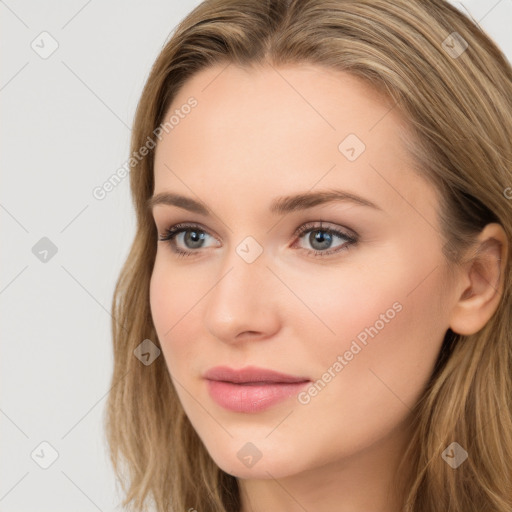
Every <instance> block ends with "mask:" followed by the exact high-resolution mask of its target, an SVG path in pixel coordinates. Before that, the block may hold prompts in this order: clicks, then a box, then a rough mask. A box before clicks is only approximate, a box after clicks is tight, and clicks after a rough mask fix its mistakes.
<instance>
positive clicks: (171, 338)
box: [149, 253, 200, 375]
mask: <svg viewBox="0 0 512 512" xmlns="http://www.w3.org/2000/svg"><path fill="white" fill-rule="evenodd" d="M193 281H194V277H193V274H192V273H184V272H179V270H176V269H173V268H170V267H169V265H168V264H167V263H166V261H165V255H163V254H160V253H158V254H157V258H156V260H155V265H154V268H153V274H152V276H151V281H150V289H149V300H150V307H151V316H152V319H153V323H154V326H155V329H156V333H157V335H158V339H159V341H160V344H161V346H162V352H163V355H164V358H165V360H166V363H167V366H168V368H169V370H170V372H171V374H172V375H174V374H175V371H178V368H177V367H176V364H177V363H180V362H182V361H184V362H186V361H187V360H188V358H189V357H191V354H189V352H190V349H191V348H192V347H193V344H192V343H190V342H187V340H190V339H193V338H196V339H197V336H195V335H194V333H193V329H194V328H198V329H199V328H200V326H199V325H198V324H197V318H194V312H193V310H192V309H193V306H194V304H197V302H198V301H199V299H200V296H198V290H197V288H198V286H199V284H198V283H194V282H193ZM192 318H194V321H193V322H190V319H192Z"/></svg>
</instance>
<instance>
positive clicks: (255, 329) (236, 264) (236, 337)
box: [204, 250, 282, 343]
mask: <svg viewBox="0 0 512 512" xmlns="http://www.w3.org/2000/svg"><path fill="white" fill-rule="evenodd" d="M264 254H265V253H263V254H262V255H260V257H259V258H258V259H257V260H256V261H253V262H252V263H248V262H246V261H244V260H243V259H242V258H241V257H240V256H239V255H238V254H237V253H236V252H235V251H234V250H233V253H232V254H231V255H230V257H229V258H227V260H226V262H225V265H224V266H223V267H222V272H221V273H219V276H218V278H217V279H216V281H215V283H214V285H213V288H212V289H211V291H210V293H209V294H208V296H207V306H206V311H205V316H204V322H205V325H206V328H207V330H208V331H209V332H210V333H211V335H212V336H214V337H215V338H217V339H219V340H222V341H224V342H226V343H237V342H240V341H242V340H247V339H264V338H268V337H270V336H272V335H273V334H275V332H277V331H278V329H279V326H280V318H279V306H278V304H277V300H278V297H279V295H281V296H282V293H281V294H279V293H278V290H277V287H279V286H280V285H281V286H282V284H281V283H280V282H279V280H278V279H277V278H276V277H275V276H274V274H273V273H272V272H271V271H270V269H269V268H268V267H267V260H266V258H265V257H264Z"/></svg>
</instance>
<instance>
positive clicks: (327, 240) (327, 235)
mask: <svg viewBox="0 0 512 512" xmlns="http://www.w3.org/2000/svg"><path fill="white" fill-rule="evenodd" d="M295 235H296V236H297V237H299V239H301V238H303V237H306V241H307V243H309V244H310V245H311V247H312V248H313V250H310V249H305V248H303V247H300V249H303V250H305V251H306V252H308V253H312V255H313V256H314V257H318V256H320V257H325V256H329V255H331V254H334V253H338V252H340V251H344V250H347V249H348V248H349V246H351V245H354V244H356V243H357V241H358V237H357V235H356V234H355V233H354V232H351V233H345V232H344V231H340V230H338V229H335V228H326V227H323V226H322V222H320V224H316V223H308V224H304V225H303V226H301V227H300V228H299V229H298V230H297V231H296V232H295ZM336 238H338V239H340V240H341V241H342V242H343V243H342V244H340V245H338V246H337V247H335V248H332V244H333V241H334V240H335V239H336ZM326 249H328V250H326Z"/></svg>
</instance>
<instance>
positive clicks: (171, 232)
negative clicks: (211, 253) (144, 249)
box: [159, 224, 211, 256]
mask: <svg viewBox="0 0 512 512" xmlns="http://www.w3.org/2000/svg"><path fill="white" fill-rule="evenodd" d="M182 235H183V236H182ZM208 236H211V235H209V234H208V233H207V232H206V231H205V230H204V229H202V228H201V227H200V226H199V225H197V224H176V225H174V226H172V227H170V228H168V229H166V230H165V235H163V236H162V235H161V236H160V238H159V240H160V241H161V242H168V243H169V245H170V246H171V249H172V251H173V252H175V253H176V254H177V255H178V256H191V255H192V252H197V251H195V250H193V251H190V250H183V249H180V248H179V247H178V246H177V243H176V242H177V241H178V242H181V243H182V245H183V244H185V248H187V246H188V248H189V249H201V248H203V247H204V245H203V243H204V241H205V239H206V237H208Z"/></svg>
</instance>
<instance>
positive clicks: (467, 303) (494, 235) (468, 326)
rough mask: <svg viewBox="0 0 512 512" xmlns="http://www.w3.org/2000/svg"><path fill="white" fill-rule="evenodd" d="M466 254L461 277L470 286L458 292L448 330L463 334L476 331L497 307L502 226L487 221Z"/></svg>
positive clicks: (504, 251)
mask: <svg viewBox="0 0 512 512" xmlns="http://www.w3.org/2000/svg"><path fill="white" fill-rule="evenodd" d="M468 253H469V256H468V258H467V262H466V263H465V264H464V269H465V271H464V274H463V276H462V277H463V278H464V283H466V284H467V283H468V282H469V285H467V286H465V288H464V290H463V291H462V293H461V294H460V297H459V298H458V300H457V303H456V304H455V305H454V307H453V309H452V312H451V317H450V328H451V330H452V331H454V332H456V333H458V334H462V335H470V334H474V333H476V332H478V331H479V330H480V329H482V328H483V327H484V326H485V324H486V323H487V322H488V321H489V319H490V318H491V317H492V315H493V314H494V312H495V311H496V309H497V308H498V305H499V302H500V299H501V296H502V294H503V284H504V277H505V268H506V262H507V257H508V241H507V236H506V233H505V231H504V230H503V227H502V226H501V225H500V224H497V223H492V224H488V225H487V226H486V227H485V228H484V229H483V230H482V232H481V233H480V234H479V236H478V238H477V239H476V241H475V246H474V247H473V248H472V249H470V251H468Z"/></svg>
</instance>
